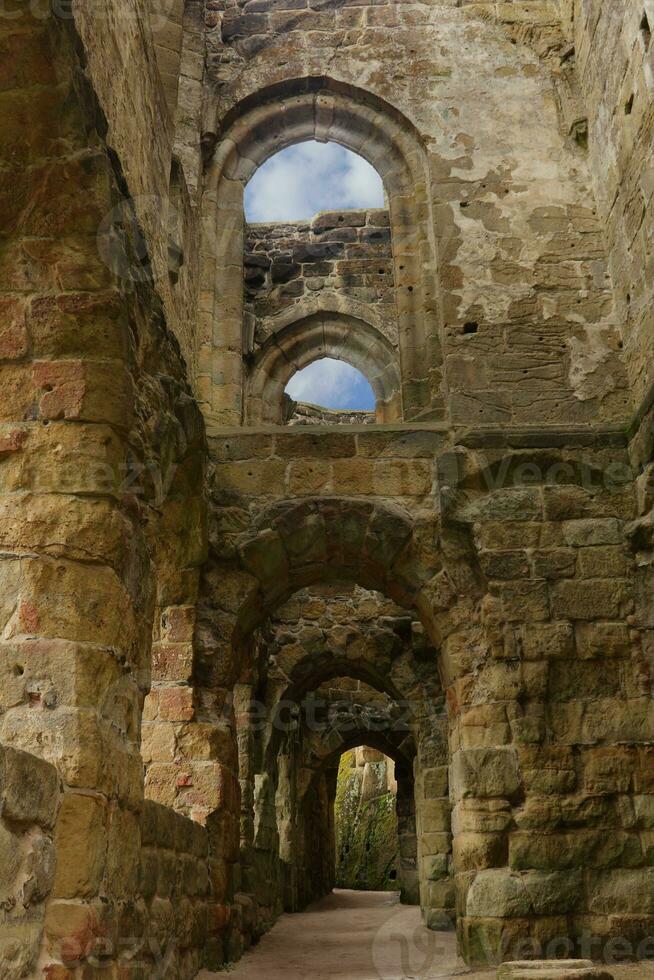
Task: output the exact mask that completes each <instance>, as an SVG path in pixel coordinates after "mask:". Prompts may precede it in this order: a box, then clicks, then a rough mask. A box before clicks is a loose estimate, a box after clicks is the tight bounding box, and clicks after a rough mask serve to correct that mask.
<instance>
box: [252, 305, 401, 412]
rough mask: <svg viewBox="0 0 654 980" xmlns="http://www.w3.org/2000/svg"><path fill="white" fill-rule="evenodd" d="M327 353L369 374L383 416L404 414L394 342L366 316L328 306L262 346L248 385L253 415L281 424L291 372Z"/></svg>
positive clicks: (277, 334) (290, 325) (282, 330)
mask: <svg viewBox="0 0 654 980" xmlns="http://www.w3.org/2000/svg"><path fill="white" fill-rule="evenodd" d="M322 357H331V358H335V359H336V360H342V361H346V362H347V363H349V364H351V365H352V366H353V367H355V368H357V370H359V371H360V372H361V373H362V374H363V375H364V377H366V378H367V380H368V381H369V382H370V385H371V387H372V389H373V391H374V393H375V399H376V416H377V421H379V422H390V421H394V420H395V419H397V418H398V417H399V416H400V414H401V393H400V387H401V380H400V375H399V370H398V366H397V353H396V351H395V350H394V349H393V347H392V345H391V344H390V343H389V341H388V340H387V339H386V338H385V337H384V336H383V334H382V333H381V332H380V331H379V330H377V329H376V328H375V327H373V326H372V325H371V324H370V323H367V322H366V321H365V320H361V319H359V318H357V317H354V316H349V315H347V314H344V313H340V314H339V313H330V312H324V313H315V314H313V315H312V316H308V317H303V318H301V319H299V320H297V321H295V322H292V323H290V324H288V325H287V326H286V327H283V328H281V329H280V330H278V331H276V332H275V333H273V334H272V335H271V337H270V338H269V340H268V341H267V342H266V343H265V344H264V345H263V347H262V348H261V349H260V350H259V351H258V353H257V355H256V359H255V362H254V365H253V366H252V369H251V371H250V378H249V383H248V389H247V398H246V415H247V421H248V422H249V423H250V424H254V423H257V422H272V423H276V424H280V423H281V422H282V421H283V398H284V390H285V388H286V385H287V384H288V382H289V381H290V379H291V377H292V376H293V374H295V372H296V371H301V370H302V368H305V367H307V366H308V365H309V364H311V363H313V361H316V360H318V359H319V358H322Z"/></svg>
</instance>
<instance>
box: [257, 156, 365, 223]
mask: <svg viewBox="0 0 654 980" xmlns="http://www.w3.org/2000/svg"><path fill="white" fill-rule="evenodd" d="M375 207H376V208H382V207H384V188H383V184H382V181H381V178H380V177H379V174H378V173H377V171H376V170H375V169H374V168H373V167H371V166H370V164H369V163H368V162H367V161H366V160H364V159H363V158H362V157H360V156H357V154H356V153H352V152H351V151H350V150H346V149H345V148H344V147H342V146H340V145H339V144H338V143H318V142H316V141H315V140H310V141H308V142H306V143H299V144H297V146H291V147H288V148H287V149H285V150H281V151H280V152H279V153H277V154H275V156H273V157H271V158H270V159H269V160H267V161H266V163H264V164H263V165H262V166H261V167H260V168H259V170H258V171H257V172H256V173H255V175H254V177H253V178H252V179H251V181H250V182H249V184H248V186H247V187H246V190H245V215H246V218H247V220H248V221H306V220H308V219H309V218H312V217H313V216H314V214H316V213H317V212H318V211H332V210H339V209H341V208H375Z"/></svg>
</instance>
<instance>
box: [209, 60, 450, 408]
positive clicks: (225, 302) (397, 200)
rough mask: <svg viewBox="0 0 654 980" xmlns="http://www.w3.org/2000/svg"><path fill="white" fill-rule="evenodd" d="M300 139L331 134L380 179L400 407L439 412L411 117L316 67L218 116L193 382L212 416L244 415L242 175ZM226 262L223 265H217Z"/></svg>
mask: <svg viewBox="0 0 654 980" xmlns="http://www.w3.org/2000/svg"><path fill="white" fill-rule="evenodd" d="M310 139H315V140H318V141H321V142H328V141H333V142H336V143H339V144H341V145H342V146H344V147H345V148H346V149H349V150H352V151H353V152H355V153H358V154H359V155H361V156H363V157H364V158H365V159H366V160H368V162H369V163H370V164H371V165H372V166H373V167H375V169H376V170H377V172H378V173H379V175H380V176H381V178H382V180H383V182H384V187H385V190H386V194H387V195H388V201H389V212H390V220H391V234H392V241H393V260H394V266H395V269H394V274H395V297H396V308H397V314H398V325H399V336H400V357H399V361H400V374H401V388H402V403H403V415H404V418H406V419H411V418H418V417H422V418H425V417H428V418H440V417H442V414H443V407H442V406H443V402H442V393H441V391H440V377H441V373H440V372H441V364H442V356H441V343H440V319H439V316H440V314H439V312H438V310H439V303H438V297H437V285H436V281H437V280H436V269H437V258H436V247H435V238H434V230H433V222H432V221H430V216H429V209H430V194H429V177H428V166H427V155H426V150H425V147H424V146H423V143H422V140H421V138H420V135H419V134H418V132H417V131H416V129H415V127H414V126H413V124H412V123H410V122H409V120H407V119H406V118H405V117H404V116H402V115H401V114H400V113H399V112H398V111H397V110H395V109H394V108H393V107H392V106H390V105H389V104H388V103H386V102H384V101H383V100H381V99H379V98H377V97H375V96H373V95H372V94H371V93H369V92H366V91H364V90H362V89H358V88H356V87H354V86H349V85H344V84H342V83H337V82H335V81H333V80H332V79H330V78H328V77H325V76H321V77H311V78H298V79H295V80H293V81H289V82H286V83H284V84H283V85H279V86H271V87H270V88H268V89H263V90H262V91H261V92H260V93H258V94H257V96H256V97H250V98H248V99H246V100H244V102H243V103H242V104H241V105H239V106H237V107H235V109H233V110H232V111H231V112H230V113H228V115H227V117H226V118H225V119H224V121H223V125H222V131H221V134H220V139H219V141H218V143H217V146H216V150H215V152H214V155H213V158H212V160H211V163H210V167H209V171H208V175H207V187H206V191H205V196H204V202H203V213H204V214H205V215H206V224H205V234H204V238H203V245H202V280H203V281H202V285H201V297H202V299H201V306H202V309H201V313H200V316H201V326H200V352H199V357H200V361H201V363H200V367H199V374H200V376H201V377H200V381H199V386H200V389H201V390H200V392H199V394H200V398H201V400H202V402H203V404H204V406H205V410H206V411H207V413H208V415H209V417H210V418H211V419H212V421H215V422H218V423H221V424H226V425H238V424H240V423H241V421H242V418H243V411H244V405H243V401H244V384H243V380H244V370H243V354H244V341H243V332H244V328H243V288H242V277H241V275H240V270H241V269H242V266H243V246H244V218H243V192H244V188H245V184H246V183H247V181H248V180H249V179H250V177H251V176H252V175H253V174H254V172H255V171H256V170H257V168H258V167H259V166H261V164H262V163H264V162H265V161H266V160H267V159H268V158H269V157H270V156H272V155H274V154H275V153H277V152H278V151H279V150H282V149H284V148H285V147H288V146H291V145H293V144H295V143H299V142H302V141H305V140H310ZM225 270H230V273H231V274H230V275H228V276H227V277H225V276H224V275H222V276H220V275H217V273H220V272H221V271H222V272H224V271H225ZM218 378H219V379H220V383H217V382H216V379H218Z"/></svg>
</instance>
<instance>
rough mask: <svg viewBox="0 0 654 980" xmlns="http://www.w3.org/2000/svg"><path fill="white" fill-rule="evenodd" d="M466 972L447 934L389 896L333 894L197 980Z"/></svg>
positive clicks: (326, 979)
mask: <svg viewBox="0 0 654 980" xmlns="http://www.w3.org/2000/svg"><path fill="white" fill-rule="evenodd" d="M467 972H468V971H467V969H466V967H465V965H464V964H463V962H462V961H460V960H458V959H457V956H456V940H455V936H454V933H453V932H452V933H434V932H429V930H428V929H425V928H424V927H423V926H422V925H421V923H420V910H419V909H417V908H414V907H409V906H405V905H400V904H399V901H398V898H397V895H395V894H393V893H389V892H353V891H335V892H334V893H333V894H332V895H330V896H328V897H327V898H325V899H323V900H322V901H321V902H317V903H316V904H315V905H312V906H311V907H310V908H309V909H308V910H307V911H306V912H302V913H300V914H298V915H284V916H282V918H281V919H280V920H279V922H278V923H277V924H276V926H275V927H274V929H273V930H272V931H271V932H270V933H268V935H266V936H264V937H263V939H262V940H261V942H260V943H259V945H258V946H257V947H255V948H254V949H253V950H250V951H249V952H248V953H246V954H245V956H244V957H243V959H242V960H241V961H240V962H239V963H238V964H236V966H235V967H233V968H232V969H230V970H229V972H228V973H227V974H225V973H213V974H211V973H203V974H200V976H199V977H198V980H201V978H204V980H209V978H217V977H221V978H225V977H229V978H230V980H232V978H234V980H399V978H402V980H404V978H411V977H416V978H420V980H423V978H424V980H431V978H436V977H449V976H453V975H456V974H458V973H467ZM494 975H495V974H494V972H492V973H486V974H478V975H477V976H478V977H479V980H482V978H483V980H486V978H492V977H494ZM475 980H477V977H476V978H475Z"/></svg>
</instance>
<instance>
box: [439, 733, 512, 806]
mask: <svg viewBox="0 0 654 980" xmlns="http://www.w3.org/2000/svg"><path fill="white" fill-rule="evenodd" d="M451 781H452V792H453V794H454V798H455V799H457V800H458V799H462V798H466V797H475V798H476V797H481V798H484V797H490V798H493V797H500V798H505V799H506V798H510V797H511V796H513V795H514V793H515V792H516V791H517V790H518V787H519V786H520V780H519V767H518V755H517V752H516V750H515V749H514V748H512V747H511V746H504V747H498V748H495V747H493V748H488V749H486V748H481V749H460V750H459V751H458V752H456V753H455V754H454V757H453V759H452V771H451Z"/></svg>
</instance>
